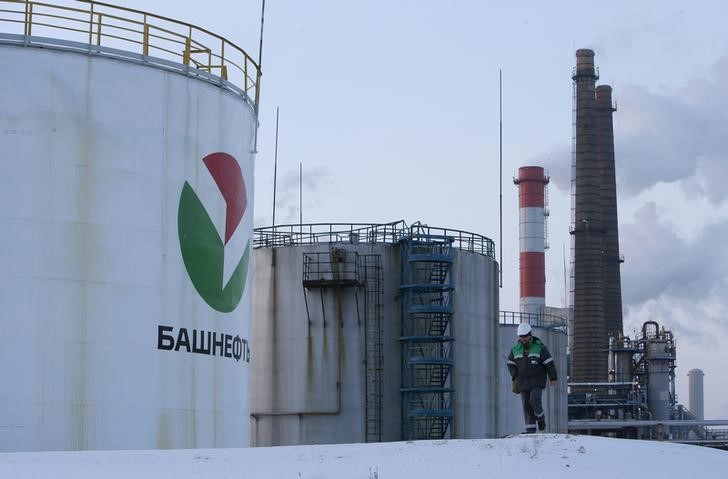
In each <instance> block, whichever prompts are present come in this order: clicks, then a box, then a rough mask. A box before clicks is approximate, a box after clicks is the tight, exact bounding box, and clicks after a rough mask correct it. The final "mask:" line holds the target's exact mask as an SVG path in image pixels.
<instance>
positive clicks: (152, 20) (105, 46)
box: [0, 0, 261, 112]
mask: <svg viewBox="0 0 728 479" xmlns="http://www.w3.org/2000/svg"><path fill="white" fill-rule="evenodd" d="M0 43H12V44H19V45H25V46H40V47H51V48H61V49H69V50H75V51H79V50H80V51H83V52H88V53H90V54H97V55H101V56H110V57H114V58H123V59H127V60H132V61H138V62H141V63H146V64H151V65H154V66H158V67H161V68H165V69H168V70H174V71H178V72H180V73H184V74H188V75H193V76H197V77H200V78H202V79H205V80H207V81H210V82H212V83H216V84H218V85H220V86H221V87H224V88H226V89H228V90H231V91H233V92H235V93H237V94H239V95H242V96H243V97H244V98H245V99H246V101H248V102H250V104H251V106H252V107H253V108H254V109H255V111H256V112H257V111H258V102H259V99H260V92H259V86H260V76H261V71H260V67H259V65H258V63H256V62H255V61H254V60H253V59H252V58H251V57H250V55H248V54H247V53H246V52H245V51H244V50H243V49H242V48H240V47H238V46H237V45H235V44H234V43H232V42H230V41H228V40H226V39H225V38H223V37H221V36H219V35H216V34H215V33H212V32H210V31H208V30H205V29H204V28H200V27H197V26H195V25H191V24H189V23H184V22H180V21H178V20H173V19H171V18H167V17H163V16H160V15H155V14H152V13H147V12H143V11H140V10H134V9H131V8H125V7H120V6H116V5H111V4H108V3H101V2H94V1H90V0H75V1H69V0H67V1H63V0H48V1H31V0H0Z"/></svg>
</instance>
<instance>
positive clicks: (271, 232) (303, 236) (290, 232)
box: [253, 220, 495, 258]
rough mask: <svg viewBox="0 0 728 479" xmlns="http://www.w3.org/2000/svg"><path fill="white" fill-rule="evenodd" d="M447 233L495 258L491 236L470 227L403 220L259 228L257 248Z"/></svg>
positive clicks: (457, 245) (462, 246)
mask: <svg viewBox="0 0 728 479" xmlns="http://www.w3.org/2000/svg"><path fill="white" fill-rule="evenodd" d="M428 236H431V237H441V238H444V237H447V238H450V239H452V240H453V243H452V247H453V248H454V249H456V250H460V251H468V252H472V253H478V254H481V255H483V256H487V257H489V258H495V245H494V243H493V241H492V240H491V239H488V238H486V237H485V236H481V235H479V234H476V233H469V232H467V231H460V230H453V229H446V228H439V227H432V226H428V225H424V224H421V223H419V222H418V223H415V224H413V225H411V226H407V224H406V223H405V222H404V221H403V220H400V221H395V222H392V223H381V224H370V223H312V224H289V225H276V226H267V227H263V228H255V234H254V237H253V247H254V248H272V247H279V246H293V245H300V244H315V243H342V242H343V243H390V244H393V243H397V242H398V241H400V240H401V239H403V238H405V237H412V238H415V239H422V238H425V237H428Z"/></svg>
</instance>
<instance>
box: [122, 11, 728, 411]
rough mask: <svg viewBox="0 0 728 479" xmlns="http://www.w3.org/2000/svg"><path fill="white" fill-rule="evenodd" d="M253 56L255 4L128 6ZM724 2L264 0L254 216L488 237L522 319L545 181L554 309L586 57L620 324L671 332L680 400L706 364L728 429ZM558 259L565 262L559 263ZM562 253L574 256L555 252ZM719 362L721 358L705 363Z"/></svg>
mask: <svg viewBox="0 0 728 479" xmlns="http://www.w3.org/2000/svg"><path fill="white" fill-rule="evenodd" d="M121 3H124V4H126V5H128V6H130V7H135V8H139V9H144V10H147V11H151V12H154V13H158V14H161V15H165V16H169V17H173V18H176V19H179V20H184V21H188V22H191V23H195V24H197V25H199V26H201V27H204V28H207V29H209V30H211V31H214V32H216V33H218V34H221V35H223V36H225V37H227V38H228V39H230V40H231V41H233V42H235V43H237V44H239V45H240V46H242V47H244V48H245V49H247V50H248V51H250V52H252V53H253V56H255V57H257V41H258V32H259V16H260V0H256V1H252V0H251V1H248V0H244V1H237V2H229V1H222V0H208V1H206V2H204V3H200V2H177V1H172V0H126V1H125V2H121ZM726 18H728V7H726V6H725V5H724V2H722V1H718V0H716V1H701V2H685V1H671V0H656V1H652V0H650V1H640V2H634V1H621V0H617V1H612V2H601V3H594V2H567V1H557V0H553V1H550V2H543V1H522V2H498V3H496V2H483V1H480V0H419V1H414V0H409V1H405V0H401V1H397V0H386V1H384V0H366V1H364V0H344V1H342V0H330V1H323V0H309V1H306V2H302V1H299V0H268V1H267V4H266V23H265V36H264V48H263V59H262V65H263V72H264V74H263V80H262V90H261V91H262V95H261V115H260V131H259V134H260V136H259V147H258V149H259V155H258V158H257V163H256V167H255V168H256V173H255V174H256V178H255V183H256V184H255V223H256V226H266V225H269V224H270V223H271V219H272V208H273V206H272V196H273V195H272V184H273V158H274V146H275V138H274V136H275V110H276V107H280V118H281V119H280V139H279V168H278V188H279V189H278V195H277V197H278V200H279V201H278V205H277V210H276V222H277V223H286V222H298V215H299V208H298V168H299V163H302V164H303V183H304V191H303V220H304V222H372V223H375V222H388V221H395V220H399V219H404V220H406V221H407V222H408V223H410V224H411V223H413V222H415V221H418V220H419V221H422V222H423V223H427V224H429V225H432V226H442V227H448V228H455V229H463V230H467V231H472V232H476V233H480V234H483V235H486V236H488V237H490V238H492V239H494V240H496V241H497V240H498V237H499V207H498V204H499V182H500V180H499V176H498V71H499V70H502V71H503V152H504V157H503V158H504V166H503V171H504V178H503V214H504V222H503V228H504V241H503V244H502V245H497V247H498V248H500V247H501V246H502V248H503V270H504V273H503V281H504V286H503V289H502V291H501V300H500V301H501V309H503V310H517V309H518V263H517V261H518V204H517V189H516V187H515V186H514V185H513V183H512V177H513V176H514V175H515V174H516V172H517V169H518V167H519V166H524V165H541V166H544V167H546V168H547V169H548V171H549V173H550V175H551V178H552V182H551V185H550V203H551V217H550V222H549V234H550V238H549V239H550V243H551V249H550V250H549V251H548V252H547V303H548V304H549V305H551V306H563V305H564V301H565V294H564V283H565V281H564V261H565V259H566V261H567V262H568V255H569V235H568V228H569V221H570V211H569V190H568V185H569V171H570V170H569V167H570V150H571V135H572V83H571V78H570V77H571V70H572V67H573V66H574V51H575V49H577V48H584V47H586V48H592V49H594V50H595V52H596V57H595V62H596V64H597V66H598V67H599V70H600V75H601V79H600V83H602V84H611V85H612V86H613V88H614V94H613V96H614V100H615V101H616V103H617V107H618V111H617V112H616V113H615V116H614V121H615V149H616V171H617V182H618V197H619V221H620V243H621V246H620V247H621V252H622V253H623V254H624V255H625V257H626V262H625V263H624V264H623V266H622V289H623V300H624V311H625V332H626V333H628V334H630V335H632V336H633V335H634V331H635V330H636V329H639V328H641V325H642V323H643V322H644V321H646V320H654V321H657V322H658V323H659V324H661V325H663V326H665V327H666V328H668V329H671V330H672V331H673V332H674V333H675V335H676V339H677V347H678V369H677V386H678V395H679V396H678V399H679V401H680V402H682V403H684V404H686V405H687V401H688V395H687V372H688V371H689V370H690V369H692V368H701V369H703V370H704V371H705V373H706V377H705V396H706V405H705V413H706V418H717V417H720V418H726V417H728V386H726V385H724V381H723V380H722V379H721V376H722V375H724V370H723V369H724V367H723V363H724V361H723V359H724V356H725V354H723V353H720V352H719V351H721V350H722V347H721V346H722V345H724V344H728V295H726V291H728V273H727V272H728V253H726V252H724V250H725V248H726V246H727V243H728V202H727V201H726V196H727V195H728V182H726V180H725V178H726V176H727V175H728V113H726V111H728V30H727V29H726V28H725V19H726ZM564 251H565V254H564ZM564 256H566V258H564ZM716 351H718V352H719V353H718V356H716V355H715V354H714V352H716Z"/></svg>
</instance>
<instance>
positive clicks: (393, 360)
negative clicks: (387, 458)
mask: <svg viewBox="0 0 728 479" xmlns="http://www.w3.org/2000/svg"><path fill="white" fill-rule="evenodd" d="M407 231H408V228H407V227H406V226H404V224H403V222H400V223H394V224H387V225H303V226H300V227H299V225H294V226H291V227H285V226H278V227H272V228H261V229H259V230H256V248H257V249H256V250H255V255H254V259H253V261H254V278H255V285H256V287H255V293H254V298H253V325H252V340H253V343H254V344H255V345H256V355H255V359H254V361H253V362H252V363H251V364H252V367H253V369H252V383H251V394H252V396H251V416H252V424H251V427H252V431H251V435H252V439H251V442H252V444H253V445H256V446H270V445H292V444H323V443H356V442H377V441H396V440H401V439H402V434H403V433H402V431H403V423H402V392H401V389H402V381H403V377H402V356H403V343H402V341H401V340H400V339H401V337H402V314H403V312H402V301H403V299H402V296H403V295H402V290H401V289H400V288H401V286H402V285H401V271H402V246H401V243H400V242H399V239H401V238H402V237H403V236H404V235H406V234H407ZM448 235H452V236H453V237H458V239H456V240H455V246H453V251H452V257H451V260H452V266H451V270H450V272H449V273H448V274H449V276H448V281H449V282H450V283H451V284H452V288H453V289H452V295H453V297H454V299H453V303H452V319H451V322H452V328H451V329H449V331H451V332H452V335H453V336H454V340H453V341H452V343H446V344H444V345H443V347H449V346H450V344H451V345H452V348H453V351H452V356H451V359H452V371H451V375H452V377H451V378H450V379H449V381H448V384H449V385H452V387H453V389H454V393H453V395H452V397H453V404H452V405H451V406H452V411H453V413H454V415H453V417H452V421H451V422H450V423H449V427H448V431H447V433H446V434H447V436H446V437H452V438H477V437H481V438H482V437H493V436H495V435H496V433H497V427H496V417H497V414H496V411H497V409H498V408H499V407H500V404H499V401H498V396H497V386H496V385H497V381H496V378H497V375H498V368H499V367H500V366H501V365H500V364H499V363H498V338H497V324H498V322H497V321H498V320H497V311H498V280H497V271H498V265H497V263H496V262H495V260H494V258H493V251H492V242H490V241H489V240H487V239H486V238H483V237H481V236H479V235H474V234H469V233H462V232H457V231H455V232H445V234H444V236H448ZM484 247H487V248H489V249H487V251H484V249H483V248H484ZM433 271H434V270H433ZM432 274H433V275H436V274H437V273H436V272H433V273H432Z"/></svg>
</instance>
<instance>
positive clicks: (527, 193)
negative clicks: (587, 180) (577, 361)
mask: <svg viewBox="0 0 728 479" xmlns="http://www.w3.org/2000/svg"><path fill="white" fill-rule="evenodd" d="M548 182H549V178H548V177H547V176H545V175H544V171H543V168H541V167H540V166H523V167H521V168H519V169H518V178H514V180H513V183H515V184H516V185H518V205H519V217H520V218H519V240H520V241H519V243H520V258H519V264H520V269H521V275H520V276H521V313H526V314H529V315H540V314H542V313H543V308H544V306H545V305H546V270H545V261H544V250H545V246H546V238H545V232H546V228H545V210H544V198H545V195H544V191H545V188H546V185H547V184H548Z"/></svg>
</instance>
